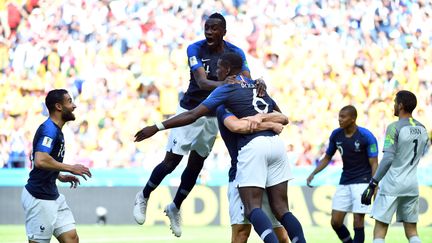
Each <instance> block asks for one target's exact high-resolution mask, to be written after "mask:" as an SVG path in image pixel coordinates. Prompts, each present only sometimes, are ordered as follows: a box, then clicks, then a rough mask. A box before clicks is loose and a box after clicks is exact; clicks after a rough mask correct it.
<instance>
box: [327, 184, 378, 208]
mask: <svg viewBox="0 0 432 243" xmlns="http://www.w3.org/2000/svg"><path fill="white" fill-rule="evenodd" d="M367 187H368V184H367V183H357V184H350V185H338V186H337V188H336V193H335V195H334V196H333V203H332V204H333V205H332V209H333V210H336V211H341V212H349V213H359V214H367V213H369V212H370V210H371V207H370V205H364V204H362V203H361V195H362V194H363V191H364V190H365V189H366V188H367Z"/></svg>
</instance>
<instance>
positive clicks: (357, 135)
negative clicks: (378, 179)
mask: <svg viewBox="0 0 432 243" xmlns="http://www.w3.org/2000/svg"><path fill="white" fill-rule="evenodd" d="M336 150H339V152H340V154H341V156H342V162H343V168H342V175H341V178H340V182H339V183H340V184H341V185H348V184H354V183H368V182H369V181H370V179H371V177H372V168H371V166H370V163H369V158H375V157H377V156H378V145H377V140H376V138H375V136H374V135H373V134H372V133H371V132H370V131H369V130H368V129H366V128H363V127H357V130H356V131H355V132H354V134H353V135H352V136H351V137H346V136H345V132H344V130H343V129H342V128H337V129H335V130H334V131H333V132H332V134H331V135H330V141H329V147H328V148H327V151H326V154H327V155H328V156H330V157H332V156H333V155H334V154H335V152H336Z"/></svg>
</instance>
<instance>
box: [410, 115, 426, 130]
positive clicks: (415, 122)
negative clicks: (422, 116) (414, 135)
mask: <svg viewBox="0 0 432 243" xmlns="http://www.w3.org/2000/svg"><path fill="white" fill-rule="evenodd" d="M411 119H412V121H413V123H414V124H415V125H416V126H419V127H423V128H424V129H426V126H425V125H423V123H421V122H420V121H419V120H417V119H414V118H411Z"/></svg>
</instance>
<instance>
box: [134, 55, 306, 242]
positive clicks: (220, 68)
mask: <svg viewBox="0 0 432 243" xmlns="http://www.w3.org/2000/svg"><path fill="white" fill-rule="evenodd" d="M241 62H242V58H241V56H239V55H238V54H235V53H225V54H223V55H222V56H221V57H220V59H219V61H218V62H217V70H216V73H217V77H218V78H219V79H224V78H226V77H227V76H228V75H237V77H236V78H237V79H239V80H240V81H241V82H240V83H236V84H226V85H223V86H221V87H218V88H216V89H215V90H214V91H213V92H212V93H211V94H210V95H209V97H208V98H207V99H205V100H204V101H203V102H202V103H201V104H200V105H198V106H197V107H196V108H194V109H192V110H190V111H187V112H184V113H182V114H179V115H177V116H175V117H173V118H170V119H168V120H166V121H164V122H161V123H160V124H159V125H158V126H156V125H153V126H148V127H145V128H143V129H141V130H140V131H138V132H137V134H136V135H135V141H136V142H139V141H142V140H143V139H146V138H149V137H151V136H153V135H154V134H156V133H157V132H158V131H160V130H162V129H165V128H174V127H179V126H184V125H188V124H191V123H193V122H194V121H196V120H197V119H198V118H200V117H202V116H205V115H207V114H210V113H211V112H212V111H214V110H215V109H216V108H217V107H218V106H219V105H222V104H223V105H225V106H226V108H227V109H229V110H230V111H231V112H232V113H233V114H234V115H235V116H237V117H238V118H244V117H248V116H253V115H256V114H257V113H271V112H272V111H273V109H274V108H275V106H276V105H275V103H274V101H273V100H272V99H271V98H270V97H269V96H268V95H267V94H265V95H264V96H263V97H258V95H257V89H256V84H254V83H253V82H250V80H248V79H247V78H246V77H244V76H242V75H240V72H241V69H235V68H232V67H238V66H239V63H241ZM237 149H238V151H239V154H238V156H237V160H238V163H237V173H236V187H238V190H239V193H240V197H241V200H242V202H243V204H244V213H245V216H246V217H247V218H248V219H249V221H250V222H251V223H252V225H253V226H254V229H255V231H256V232H257V233H258V235H259V236H260V237H261V239H262V240H263V241H264V242H278V239H277V237H276V234H275V233H274V231H273V229H272V224H271V221H270V219H269V218H268V216H267V215H266V214H265V213H264V212H263V210H262V209H261V205H262V195H263V192H264V190H266V191H267V194H268V197H269V202H270V206H271V209H272V212H273V214H274V215H275V217H276V218H277V219H278V220H279V221H280V222H281V223H282V225H283V226H284V228H285V229H286V230H287V232H288V235H289V237H290V239H291V241H293V242H299V243H300V242H306V241H305V239H304V235H303V230H302V227H301V224H300V222H299V221H298V220H297V218H296V217H295V216H294V215H293V214H292V213H291V212H289V210H288V196H287V190H288V180H290V179H291V178H292V176H291V169H290V166H289V163H288V162H287V161H288V159H287V155H286V152H285V146H284V144H283V141H282V140H281V139H280V138H279V136H277V135H276V133H275V132H274V131H268V130H267V131H260V132H256V133H252V134H242V135H241V136H240V135H239V137H238V142H237Z"/></svg>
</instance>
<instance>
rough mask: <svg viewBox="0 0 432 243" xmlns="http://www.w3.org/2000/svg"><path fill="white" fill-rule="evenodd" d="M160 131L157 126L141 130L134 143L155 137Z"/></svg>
mask: <svg viewBox="0 0 432 243" xmlns="http://www.w3.org/2000/svg"><path fill="white" fill-rule="evenodd" d="M158 131H159V130H158V129H157V127H156V126H148V127H144V128H143V129H141V130H139V131H138V132H137V133H136V134H135V141H134V142H141V141H142V140H144V139H147V138H149V137H151V136H153V135H155V134H156V133H157V132H158Z"/></svg>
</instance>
